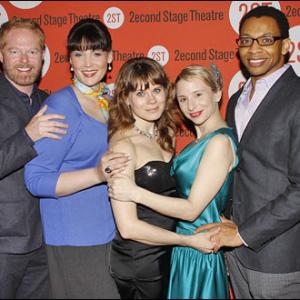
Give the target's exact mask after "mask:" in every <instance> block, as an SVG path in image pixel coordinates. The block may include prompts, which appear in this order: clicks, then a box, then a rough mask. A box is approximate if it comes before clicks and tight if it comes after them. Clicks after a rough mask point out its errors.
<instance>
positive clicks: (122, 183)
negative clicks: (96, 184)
mask: <svg viewBox="0 0 300 300" xmlns="http://www.w3.org/2000/svg"><path fill="white" fill-rule="evenodd" d="M108 187H109V188H108V194H109V196H110V197H111V198H112V199H113V200H118V201H123V202H128V201H133V202H137V200H138V194H139V187H138V186H137V185H136V184H135V182H134V181H133V180H132V179H131V178H129V177H128V176H127V175H124V174H118V175H116V176H114V177H111V178H110V179H109V182H108Z"/></svg>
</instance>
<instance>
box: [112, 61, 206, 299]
mask: <svg viewBox="0 0 300 300" xmlns="http://www.w3.org/2000/svg"><path fill="white" fill-rule="evenodd" d="M172 95H173V91H172V86H171V83H170V81H169V80H168V78H167V75H166V73H165V71H164V70H163V68H162V66H161V65H160V64H159V63H158V62H156V61H155V60H152V59H150V58H146V57H143V58H133V59H130V60H129V61H127V62H126V63H125V64H124V65H123V66H122V67H121V69H120V71H119V74H118V76H117V79H116V82H115V92H114V98H113V100H112V101H111V103H110V117H109V123H108V126H109V138H110V147H111V149H112V151H114V152H123V153H127V154H128V155H129V156H130V158H131V160H130V162H129V164H128V165H127V166H126V167H125V168H124V171H123V173H124V174H126V175H127V176H129V177H130V178H132V179H135V181H136V183H137V185H139V186H141V187H143V188H146V189H148V190H150V191H152V192H154V193H159V194H163V195H174V193H175V182H174V179H173V178H172V177H171V175H170V168H171V165H172V158H173V157H174V155H175V132H176V126H175V122H174V119H173V118H174V116H175V115H176V107H175V104H174V102H173V97H172ZM109 171H110V170H109ZM111 174H113V175H112V177H111V180H113V178H114V176H117V175H115V172H112V173H111ZM111 202H112V208H113V212H114V216H115V220H116V223H117V227H118V232H117V234H116V237H115V239H114V240H113V243H112V252H111V273H112V276H113V277H114V278H115V280H116V283H117V286H118V289H119V293H120V295H121V298H122V299H162V298H165V297H166V292H167V284H168V274H169V269H170V267H169V254H170V250H171V249H170V246H169V245H179V246H190V247H194V248H197V249H203V248H204V247H206V248H209V246H210V245H208V242H207V240H204V239H201V238H200V236H203V234H201V235H198V236H197V235H191V236H186V235H180V234H178V233H175V232H174V231H173V230H174V229H175V228H174V226H175V220H173V219H171V218H169V217H167V216H164V215H161V214H159V213H157V212H155V211H153V210H151V209H149V208H146V207H144V206H142V205H137V204H135V203H133V202H120V201H117V199H112V201H111Z"/></svg>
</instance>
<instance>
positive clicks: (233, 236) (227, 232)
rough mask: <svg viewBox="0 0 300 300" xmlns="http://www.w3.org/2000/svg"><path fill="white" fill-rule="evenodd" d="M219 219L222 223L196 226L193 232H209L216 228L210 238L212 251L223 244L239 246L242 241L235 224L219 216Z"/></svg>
mask: <svg viewBox="0 0 300 300" xmlns="http://www.w3.org/2000/svg"><path fill="white" fill-rule="evenodd" d="M221 221H222V223H211V224H206V225H203V226H201V227H198V228H197V229H196V231H195V232H196V233H198V232H205V231H208V232H210V231H212V230H215V229H218V231H217V232H216V233H215V234H213V235H212V236H211V238H210V239H211V242H212V243H213V244H214V245H215V246H214V252H217V251H219V249H220V248H221V247H224V246H226V247H239V246H241V245H242V244H243V242H242V240H241V239H240V237H239V235H238V227H237V225H236V224H235V223H234V222H232V221H230V220H228V219H226V218H224V217H221Z"/></svg>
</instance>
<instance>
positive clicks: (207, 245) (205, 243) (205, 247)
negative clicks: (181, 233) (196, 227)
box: [186, 228, 219, 253]
mask: <svg viewBox="0 0 300 300" xmlns="http://www.w3.org/2000/svg"><path fill="white" fill-rule="evenodd" d="M218 232H219V229H218V228H216V229H213V230H210V231H207V232H201V233H196V234H193V235H188V236H186V242H187V246H189V247H192V248H194V249H196V250H199V251H201V252H203V253H212V252H213V250H214V248H215V246H216V245H215V243H214V241H213V239H212V237H213V236H214V235H215V234H217V233H218Z"/></svg>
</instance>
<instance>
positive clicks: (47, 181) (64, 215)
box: [25, 86, 115, 246]
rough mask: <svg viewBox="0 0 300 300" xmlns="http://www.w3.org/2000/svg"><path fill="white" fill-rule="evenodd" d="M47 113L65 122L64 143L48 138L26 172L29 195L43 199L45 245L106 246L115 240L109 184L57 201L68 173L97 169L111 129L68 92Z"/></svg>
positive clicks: (58, 94) (58, 95) (54, 97)
mask: <svg viewBox="0 0 300 300" xmlns="http://www.w3.org/2000/svg"><path fill="white" fill-rule="evenodd" d="M45 104H47V105H48V110H47V113H58V114H63V115H65V116H66V119H65V122H66V123H67V124H68V125H69V127H68V130H67V134H66V135H63V136H62V137H63V138H62V140H54V139H50V138H43V139H41V140H39V141H37V142H36V143H35V149H36V151H37V153H38V156H37V157H35V158H34V159H33V160H31V161H30V162H29V163H28V164H27V165H26V167H25V183H26V186H27V188H28V190H29V191H30V192H31V193H32V194H33V195H35V196H38V197H40V198H41V200H40V205H41V207H40V209H41V217H42V223H43V229H44V236H45V242H46V244H47V245H54V246H91V245H99V244H106V243H108V242H109V241H111V240H112V239H113V238H114V236H115V223H114V219H113V215H112V210H111V206H110V202H109V199H108V194H107V186H106V184H100V185H97V186H93V187H91V188H87V189H85V190H82V191H80V192H77V193H74V194H71V195H68V196H63V197H57V196H56V194H55V188H56V184H57V181H58V177H59V176H60V174H61V173H63V172H69V171H76V170H81V169H85V168H91V167H95V166H96V165H97V164H98V162H99V160H100V158H101V156H102V155H103V154H104V153H105V151H106V150H107V148H108V144H107V125H106V124H102V123H100V122H98V121H97V120H96V119H94V118H92V117H91V116H89V115H87V114H86V113H85V112H84V111H83V110H82V108H81V106H80V104H79V102H78V99H77V97H76V95H75V93H74V91H73V89H72V88H71V86H68V87H66V88H64V89H62V90H60V91H58V92H56V93H53V94H52V95H51V96H50V97H48V98H47V100H46V101H45Z"/></svg>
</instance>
